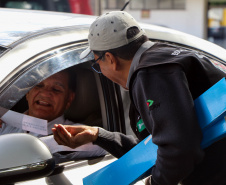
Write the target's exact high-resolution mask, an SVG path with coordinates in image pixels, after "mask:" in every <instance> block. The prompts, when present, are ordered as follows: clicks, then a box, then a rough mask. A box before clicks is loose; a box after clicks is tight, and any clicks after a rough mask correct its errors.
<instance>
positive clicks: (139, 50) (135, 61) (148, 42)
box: [126, 41, 155, 88]
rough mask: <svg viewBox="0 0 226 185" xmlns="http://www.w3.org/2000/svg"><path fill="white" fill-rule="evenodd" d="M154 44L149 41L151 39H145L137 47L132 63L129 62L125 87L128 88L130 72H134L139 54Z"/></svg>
mask: <svg viewBox="0 0 226 185" xmlns="http://www.w3.org/2000/svg"><path fill="white" fill-rule="evenodd" d="M154 44H155V43H154V42H151V41H147V42H145V43H143V44H142V45H141V47H140V48H139V49H138V51H137V52H136V54H135V55H134V57H133V60H132V63H131V66H130V70H129V75H128V79H127V83H126V87H127V88H129V82H130V79H131V76H132V74H133V73H134V71H135V70H136V68H137V66H138V65H139V61H140V57H141V55H142V54H143V53H144V52H145V51H147V50H148V49H149V48H150V47H152V46H153V45H154Z"/></svg>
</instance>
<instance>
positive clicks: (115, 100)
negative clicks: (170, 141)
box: [0, 9, 226, 185]
mask: <svg viewBox="0 0 226 185" xmlns="http://www.w3.org/2000/svg"><path fill="white" fill-rule="evenodd" d="M0 16H1V17H3V19H1V20H0V24H1V27H0V69H1V72H0V107H4V108H7V109H11V110H14V111H17V112H21V113H23V112H24V111H25V110H26V109H27V105H26V102H25V94H26V93H27V92H28V91H29V90H30V89H31V88H32V87H33V86H35V85H36V84H38V83H39V82H40V81H42V80H43V79H45V78H47V77H49V76H50V75H52V74H54V73H57V72H58V71H61V70H63V69H65V68H69V67H71V68H73V70H74V71H75V74H76V76H77V92H76V98H75V100H74V103H73V104H72V106H71V107H70V109H69V110H68V111H67V112H66V114H65V116H66V117H67V118H68V119H70V120H72V121H74V122H80V123H85V124H88V125H95V126H100V127H103V128H105V129H107V130H109V131H118V132H122V133H125V134H132V133H131V130H130V129H129V128H130V127H129V121H128V108H129V104H130V102H129V95H128V92H127V91H124V90H123V89H121V88H120V87H119V86H118V85H117V84H114V83H112V82H111V81H110V80H108V79H107V78H106V77H104V76H103V75H102V74H97V73H95V72H94V71H93V70H92V69H91V66H90V60H92V59H93V56H92V55H90V56H89V57H88V58H87V59H84V60H80V59H79V55H80V53H81V52H82V51H83V50H84V49H85V48H86V47H87V45H88V42H87V36H88V28H89V26H90V24H91V23H92V22H93V21H94V19H95V17H93V16H87V15H76V14H64V13H51V12H44V11H28V10H27V11H26V10H13V9H0ZM142 27H143V28H144V29H145V30H146V33H147V34H148V36H149V38H150V40H152V41H155V42H167V43H170V44H173V45H180V46H181V47H183V48H186V49H189V50H196V51H197V52H200V54H202V55H205V56H208V57H209V58H210V59H211V61H212V62H213V63H214V65H216V66H217V67H219V68H220V69H221V70H223V71H226V68H225V65H226V50H225V49H223V48H221V47H219V46H217V45H214V44H212V43H209V42H207V41H204V40H201V39H198V38H196V37H193V36H190V35H187V34H184V33H181V32H177V31H174V30H171V29H168V28H164V27H159V26H153V25H147V24H142ZM90 115H92V119H91V120H90V119H89V118H90ZM93 115H94V117H93ZM0 141H1V137H0ZM1 150H4V148H1ZM28 151H29V148H28ZM15 152H16V153H17V154H18V159H19V157H20V154H21V153H22V151H20V150H19V149H18V150H17V151H15ZM10 156H11V155H10V154H8V157H9V159H10ZM114 160H116V159H115V158H114V157H113V156H111V155H106V156H104V157H98V158H92V159H79V160H76V159H75V160H73V161H67V162H64V163H60V164H58V165H56V167H55V170H54V171H53V172H52V174H51V175H49V176H47V177H45V178H38V179H35V180H30V178H31V177H30V176H27V175H26V174H23V173H21V174H20V175H21V176H24V179H26V180H28V181H23V182H18V183H16V184H29V185H30V184H59V185H61V184H65V185H67V184H76V185H79V184H82V178H84V177H85V176H87V175H89V174H91V173H92V172H94V171H96V170H98V169H100V168H101V167H103V166H106V165H107V164H109V163H110V162H113V161H114ZM2 165H3V164H2V163H1V161H0V177H1V173H2V169H5V168H4V166H2ZM13 167H17V166H13ZM13 167H12V168H13ZM8 178H9V179H10V178H11V176H10V174H8ZM36 178H37V177H36ZM17 181H19V177H17V178H15V182H17ZM0 182H1V178H0ZM142 183H143V182H142V181H140V182H138V184H142Z"/></svg>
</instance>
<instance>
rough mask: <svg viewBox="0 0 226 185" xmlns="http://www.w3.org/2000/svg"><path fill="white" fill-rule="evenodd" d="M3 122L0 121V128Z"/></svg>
mask: <svg viewBox="0 0 226 185" xmlns="http://www.w3.org/2000/svg"><path fill="white" fill-rule="evenodd" d="M2 123H3V121H2V120H1V119H0V128H2Z"/></svg>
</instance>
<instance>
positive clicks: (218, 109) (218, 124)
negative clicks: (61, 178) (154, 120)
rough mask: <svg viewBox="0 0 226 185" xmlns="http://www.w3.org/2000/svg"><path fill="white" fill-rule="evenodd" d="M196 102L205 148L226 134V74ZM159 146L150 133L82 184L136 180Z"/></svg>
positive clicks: (150, 164) (125, 184)
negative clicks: (225, 76)
mask: <svg viewBox="0 0 226 185" xmlns="http://www.w3.org/2000/svg"><path fill="white" fill-rule="evenodd" d="M194 104H195V110H196V114H197V117H198V120H199V124H200V127H201V129H202V133H203V140H202V143H201V147H202V148H206V147H208V146H210V145H211V144H213V143H214V142H216V141H218V140H220V139H221V138H223V137H225V136H226V81H225V78H223V79H222V80H220V81H219V82H218V83H216V84H215V85H213V86H212V87H211V88H210V89H208V90H207V91H206V92H204V93H203V94H202V95H201V96H199V97H198V98H197V99H196V100H195V101H194ZM157 150H158V146H157V145H155V144H154V143H153V142H152V136H151V135H150V136H148V137H147V138H146V139H144V140H143V141H141V142H140V143H139V144H137V145H136V146H135V147H134V148H132V149H131V150H130V151H129V152H127V153H126V154H125V155H123V156H122V157H121V158H119V159H118V160H116V161H114V162H113V163H111V164H109V165H107V166H105V167H103V168H102V169H100V170H98V171H96V172H94V173H92V174H91V175H89V176H87V177H85V178H84V179H83V184H84V185H106V184H107V185H115V184H117V185H129V184H133V183H135V182H137V181H138V180H141V179H142V178H144V177H145V176H148V175H150V174H151V172H150V171H151V168H152V167H153V166H154V165H155V161H156V159H157ZM147 172H148V173H147Z"/></svg>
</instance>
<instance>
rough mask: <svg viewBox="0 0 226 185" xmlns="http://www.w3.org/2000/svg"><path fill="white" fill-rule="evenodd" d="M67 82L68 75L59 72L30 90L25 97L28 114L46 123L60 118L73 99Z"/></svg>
mask: <svg viewBox="0 0 226 185" xmlns="http://www.w3.org/2000/svg"><path fill="white" fill-rule="evenodd" d="M68 81H69V75H68V74H67V73H66V72H59V73H56V74H54V75H52V76H51V77H49V78H47V79H46V80H44V81H42V82H41V83H39V84H38V85H36V86H35V87H34V88H33V89H31V90H30V91H29V92H28V93H27V95H26V98H27V101H28V106H29V110H28V114H29V115H30V116H33V117H37V118H41V119H46V120H48V121H52V120H54V119H56V118H57V117H59V116H61V115H62V114H63V113H64V111H65V110H66V109H67V108H69V106H70V104H71V102H72V100H73V99H74V93H73V92H72V91H71V90H70V89H69V86H68V84H69V83H68Z"/></svg>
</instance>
